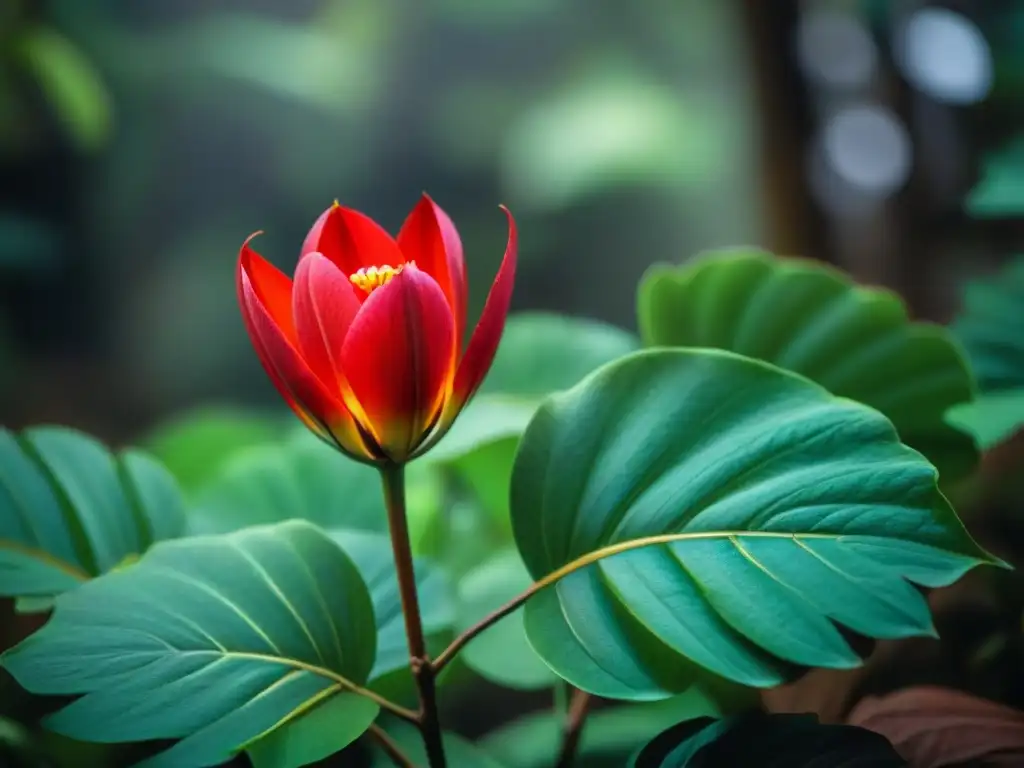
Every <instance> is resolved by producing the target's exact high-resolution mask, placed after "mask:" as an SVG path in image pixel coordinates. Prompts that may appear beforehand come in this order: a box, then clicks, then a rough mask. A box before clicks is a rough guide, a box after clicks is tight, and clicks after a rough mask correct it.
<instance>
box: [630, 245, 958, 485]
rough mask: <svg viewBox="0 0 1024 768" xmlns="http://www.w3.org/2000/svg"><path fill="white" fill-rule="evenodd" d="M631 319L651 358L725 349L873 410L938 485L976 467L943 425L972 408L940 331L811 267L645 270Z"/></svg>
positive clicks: (702, 265) (719, 255)
mask: <svg viewBox="0 0 1024 768" xmlns="http://www.w3.org/2000/svg"><path fill="white" fill-rule="evenodd" d="M638 312H639V322H640V328H641V335H642V337H643V339H644V341H645V343H646V344H648V345H650V346H676V347H716V348H720V349H727V350H730V351H732V352H736V353H738V354H741V355H746V356H748V357H754V358H758V359H760V360H765V361H767V362H770V363H773V364H774V365H777V366H778V367H780V368H785V369H787V370H790V371H794V372H796V373H800V374H803V375H804V376H806V377H807V378H809V379H813V380H814V381H816V382H818V383H819V384H821V385H822V386H823V387H826V388H827V389H829V390H830V391H831V392H833V393H834V394H836V395H840V396H842V397H848V398H850V399H851V400H857V401H859V402H862V403H865V404H866V405H870V406H871V407H872V408H876V409H878V410H880V411H881V412H882V413H884V414H885V415H886V416H888V417H889V419H890V420H891V421H892V422H893V424H895V426H896V429H897V431H898V432H899V434H900V437H901V439H902V440H903V442H904V443H906V444H907V445H909V446H911V447H912V448H916V449H917V450H919V451H921V452H922V453H923V454H925V456H927V457H928V459H929V460H930V461H931V462H932V463H933V464H935V465H936V466H937V467H938V468H939V471H940V473H941V474H942V476H943V478H944V479H954V478H956V477H960V476H963V475H965V474H967V473H969V472H971V471H972V470H973V469H974V467H975V465H976V464H977V459H978V452H977V448H976V446H975V445H974V442H973V440H972V439H971V438H970V437H969V436H968V435H965V434H963V433H962V432H960V431H959V430H957V429H955V428H954V427H952V426H950V425H948V424H947V423H946V422H945V421H944V419H943V416H944V414H945V412H946V411H947V410H948V409H949V408H950V407H951V406H953V405H956V404H957V403H963V402H966V401H968V400H970V399H971V398H972V397H973V396H974V386H973V382H972V379H971V372H970V370H969V368H968V365H967V362H966V360H965V359H964V356H963V355H962V354H961V352H960V350H959V349H958V347H957V345H956V343H955V341H954V340H953V338H952V337H951V336H950V334H949V332H948V331H947V330H946V329H945V328H943V327H941V326H938V325H932V324H929V323H919V322H911V321H910V320H909V319H908V317H907V310H906V307H905V306H904V305H903V302H902V301H901V300H900V298H899V297H898V296H897V295H896V294H894V293H891V292H889V291H885V290H880V289H876V288H866V287H862V286H858V285H856V284H854V283H853V282H852V281H851V280H850V278H849V277H848V276H846V275H845V274H843V273H841V272H839V271H837V270H835V269H832V268H830V267H826V266H824V265H822V264H818V263H815V262H812V261H807V260H803V259H786V258H778V257H776V256H773V255H771V254H769V253H765V252H762V251H758V250H753V249H730V250H723V251H714V252H710V253H707V254H704V255H702V256H701V257H699V258H697V259H696V260H695V261H694V262H692V263H690V264H686V265H684V266H682V267H666V266H655V267H653V268H651V269H650V270H649V271H648V272H647V274H646V275H645V276H644V278H643V280H642V282H641V284H640V292H639V305H638ZM947 476H948V477H947Z"/></svg>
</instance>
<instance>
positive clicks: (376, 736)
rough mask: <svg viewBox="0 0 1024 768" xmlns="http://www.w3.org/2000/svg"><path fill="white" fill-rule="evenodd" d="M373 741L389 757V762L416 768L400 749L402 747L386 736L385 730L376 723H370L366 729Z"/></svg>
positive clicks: (403, 766)
mask: <svg viewBox="0 0 1024 768" xmlns="http://www.w3.org/2000/svg"><path fill="white" fill-rule="evenodd" d="M367 733H368V734H369V735H370V738H372V739H373V740H374V741H376V742H377V746H379V747H380V748H381V749H382V750H384V754H386V755H387V756H388V757H389V758H391V762H392V763H394V764H395V765H396V766H398V768H416V764H415V763H413V761H412V760H410V759H409V757H408V756H407V755H406V754H405V753H404V752H403V751H402V748H401V747H399V746H398V744H396V743H395V740H394V739H392V738H391V737H390V736H388V734H387V732H386V731H385V730H384V729H383V728H381V727H380V726H379V725H377V724H376V723H371V724H370V729H369V730H368V731H367Z"/></svg>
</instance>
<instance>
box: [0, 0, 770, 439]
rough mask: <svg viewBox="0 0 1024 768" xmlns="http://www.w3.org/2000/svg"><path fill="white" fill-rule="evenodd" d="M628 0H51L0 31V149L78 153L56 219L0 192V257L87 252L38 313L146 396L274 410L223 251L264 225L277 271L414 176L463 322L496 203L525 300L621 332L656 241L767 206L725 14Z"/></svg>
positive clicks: (478, 290)
mask: <svg viewBox="0 0 1024 768" xmlns="http://www.w3.org/2000/svg"><path fill="white" fill-rule="evenodd" d="M619 10H620V9H618V8H616V7H615V4H597V5H595V4H593V3H591V2H589V0H558V1H557V2H535V1H531V2H522V3H515V4H509V3H504V2H497V0H481V1H480V2H466V1H465V0H432V1H431V2H427V3H423V4H419V5H417V6H416V7H415V10H414V11H410V9H409V7H408V5H407V4H406V3H404V2H401V1H400V0H351V2H344V3H337V2H326V1H324V0H304V2H301V3H295V4H287V3H283V2H273V1H272V0H264V2H260V3H256V4H238V3H219V4H202V3H175V2H171V0H154V2H151V3H145V4H139V5H137V6H131V7H128V6H123V5H122V4H119V3H115V2H113V0H97V2H94V3H82V2H79V0H52V2H50V3H48V4H46V6H45V11H44V12H42V13H40V12H38V10H36V11H33V12H32V13H28V12H27V11H25V12H24V13H19V14H18V15H17V18H16V19H15V20H14V21H13V22H12V24H13V25H14V27H16V30H17V33H16V34H15V35H13V36H11V37H10V38H5V40H4V42H3V43H2V45H3V46H4V48H5V50H6V52H8V53H12V54H13V53H14V52H17V57H15V59H16V60H17V61H18V62H19V65H18V68H17V71H16V72H15V70H11V69H4V68H0V94H3V95H2V96H0V114H6V113H7V112H10V113H11V114H12V115H14V114H15V113H17V114H18V115H20V117H19V118H18V119H17V120H14V119H12V120H8V121H4V120H0V155H3V154H5V153H6V154H7V156H24V155H25V150H26V148H27V147H29V146H35V147H36V148H35V150H34V151H35V152H36V153H37V154H39V153H42V154H43V155H45V154H46V153H47V152H49V151H51V149H53V147H51V146H50V144H45V143H44V144H41V145H40V144H38V142H40V141H42V142H52V141H57V142H58V143H63V144H65V145H66V147H65V148H68V149H71V150H72V151H73V152H74V153H76V154H77V155H78V156H80V157H86V156H88V157H89V160H88V164H87V165H82V166H81V167H79V168H78V169H77V170H76V171H75V173H76V174H77V175H76V177H75V187H74V190H73V193H72V194H73V199H72V201H71V207H72V210H73V214H72V216H71V217H70V220H69V219H67V218H64V219H63V220H57V221H54V220H47V218H46V217H43V218H42V219H40V218H39V217H33V215H32V213H31V212H30V211H27V210H21V209H17V208H12V209H10V210H4V208H3V206H2V205H0V263H3V264H15V263H18V264H29V263H31V264H33V265H35V266H38V265H44V264H46V265H50V264H52V265H54V267H55V269H56V274H58V275H66V274H67V271H68V270H69V269H71V268H72V267H73V268H74V269H75V270H76V271H77V272H76V274H78V276H79V277H77V278H75V283H74V285H75V291H76V293H77V295H79V296H81V297H85V298H87V299H88V302H89V303H88V304H83V305H82V306H77V305H74V306H72V305H68V306H67V307H66V308H65V310H64V313H65V314H64V315H63V316H62V317H60V318H59V319H58V318H53V319H52V321H51V322H52V327H50V328H49V329H48V332H50V333H53V334H60V333H65V332H66V329H67V328H71V327H81V326H82V324H86V325H88V327H89V329H90V330H89V331H88V333H90V334H93V335H98V336H99V340H98V344H99V345H100V347H99V348H101V349H103V350H105V351H106V356H105V359H104V366H105V368H104V375H105V376H108V377H114V376H115V373H114V372H115V371H116V379H117V386H118V391H119V392H120V393H122V394H121V397H122V398H123V399H124V400H125V402H127V403H128V404H130V405H133V406H134V407H135V408H136V409H137V410H139V411H140V412H143V413H146V414H151V415H158V414H163V413H166V412H168V411H172V410H176V409H179V408H182V407H186V406H192V405H194V404H196V403H197V402H200V401H202V400H204V399H206V398H211V397H212V398H218V399H226V398H228V397H243V398H250V399H256V398H261V399H263V400H264V401H266V402H271V401H272V399H273V398H274V395H273V393H272V389H271V388H270V387H269V386H267V384H266V382H265V381H264V377H263V376H262V375H261V374H260V373H259V367H258V363H257V362H256V361H255V358H254V357H253V356H252V355H251V354H250V350H249V348H248V343H247V341H246V339H245V336H244V333H243V331H242V326H241V322H240V321H239V318H238V310H237V307H236V306H235V301H234V298H233V289H232V287H231V286H232V284H233V275H232V271H233V268H234V260H235V257H236V254H237V250H238V247H239V245H240V243H241V242H242V240H243V239H244V238H245V237H246V236H247V235H248V234H249V233H250V232H252V231H254V230H257V229H265V230H266V231H267V235H266V236H265V237H263V238H261V239H260V241H259V244H258V246H259V248H260V250H261V252H262V253H264V255H266V256H267V257H268V258H270V259H271V260H272V261H274V262H275V263H277V264H278V265H279V266H280V267H281V268H282V269H284V270H285V271H289V272H290V270H291V269H292V267H293V264H294V259H295V257H296V256H297V251H298V246H299V244H300V243H301V240H302V237H303V235H304V233H305V230H306V229H307V228H308V226H309V225H310V224H311V223H312V221H313V220H314V218H315V217H316V216H317V214H318V213H319V212H320V211H321V210H323V209H324V208H325V207H326V206H327V205H329V204H330V202H331V201H332V200H333V199H335V198H338V199H340V200H342V201H343V202H345V203H347V204H350V205H352V206H354V207H356V208H359V209H361V210H364V211H366V212H367V213H369V214H370V215H372V216H373V217H374V218H376V219H378V220H379V221H381V222H382V223H383V224H384V225H385V226H387V227H388V228H389V229H391V230H392V231H395V230H397V228H398V226H399V225H400V224H401V221H402V218H403V217H404V215H405V214H406V212H407V211H408V210H409V208H410V207H411V205H412V203H413V202H414V201H415V199H416V197H417V196H418V194H419V193H420V192H421V191H422V190H424V189H426V190H427V191H429V192H430V193H431V194H432V195H433V196H434V197H435V198H436V199H437V200H438V202H439V203H440V204H441V205H442V206H443V207H445V208H446V210H447V211H448V212H449V214H450V215H451V216H452V218H453V220H454V221H455V223H456V226H457V227H458V228H459V231H460V233H461V235H462V238H463V241H464V243H465V246H466V254H467V260H468V263H469V270H470V286H471V289H470V290H471V297H470V313H471V316H473V315H474V314H475V313H476V312H479V310H480V308H481V307H482V304H483V300H484V297H485V295H486V289H487V288H488V287H489V285H490V276H491V275H492V274H493V272H494V270H495V269H496V268H497V264H498V261H499V260H500V257H501V252H502V246H503V244H504V231H503V226H504V222H503V220H502V217H501V215H500V213H499V212H498V211H497V210H496V208H497V205H498V204H499V203H502V202H504V203H507V204H508V205H509V206H510V207H511V208H512V210H513V213H515V214H516V215H517V218H518V219H519V223H520V227H521V229H522V231H523V232H524V233H528V234H527V235H525V236H524V240H523V242H522V246H521V254H522V255H521V266H520V277H519V280H518V281H517V283H518V284H517V291H516V298H515V301H516V304H517V306H519V307H523V308H527V307H542V306H557V307H558V309H560V310H567V311H569V312H571V313H578V314H583V315H587V316H592V317H601V318H603V319H606V320H610V321H613V322H619V323H621V324H623V325H626V324H629V323H631V322H632V298H633V297H632V294H631V292H630V291H624V290H622V285H623V284H625V283H630V282H632V281H634V280H635V279H636V278H638V277H639V275H640V273H641V272H642V271H643V269H644V267H646V266H647V264H648V263H650V261H653V260H654V259H655V258H657V257H658V256H659V255H661V254H664V253H667V252H691V251H694V250H698V249H699V248H700V247H703V246H706V245H710V244H712V243H716V242H722V241H725V240H732V241H735V240H737V239H739V240H748V241H749V240H756V239H757V232H758V228H759V211H758V206H757V204H756V202H755V201H756V194H757V191H756V185H752V184H750V183H749V182H750V176H751V174H752V172H753V165H754V162H755V159H756V158H755V155H754V142H753V141H752V140H751V139H752V135H753V130H754V127H753V124H752V120H751V117H752V106H753V105H752V103H751V100H750V98H749V94H748V92H747V87H746V85H745V83H746V70H745V63H744V62H743V60H742V59H741V58H739V57H737V56H736V55H735V51H736V47H737V45H738V34H739V32H740V28H739V24H738V20H737V18H736V17H735V9H733V8H732V7H731V6H730V5H729V4H717V3H712V4H709V3H704V2H699V0H682V1H674V2H670V1H669V0H656V1H654V2H651V3H650V4H649V7H648V8H647V10H646V12H645V13H643V14H633V15H627V16H626V17H622V16H621V15H620V12H619ZM581 22H585V23H581ZM14 27H12V28H14ZM15 75H17V77H18V78H21V79H20V80H18V83H19V85H18V88H13V86H12V88H7V87H5V85H4V83H5V81H4V78H5V77H14V76H15ZM33 83H34V85H33ZM38 96H42V98H43V100H44V102H45V103H47V104H49V105H50V106H49V107H48V108H47V109H44V110H42V111H39V110H36V109H34V107H33V106H32V105H33V104H34V101H33V100H34V99H36V98H37V97H38ZM15 97H17V98H15ZM49 122H56V123H57V124H58V125H60V126H64V129H65V130H64V132H63V133H61V134H59V135H58V136H56V137H54V136H51V135H50V134H49V133H46V132H45V131H43V130H42V129H43V128H45V127H46V125H47V124H48V123H49ZM19 125H20V126H23V128H22V129H18V130H15V128H16V127H17V126H19ZM11 131H13V133H10V132H11ZM8 133H10V135H8ZM33 137H35V138H33ZM26 142H28V143H26ZM33 142H34V144H33ZM62 151H63V150H62ZM40 156H42V155H40ZM723 199H728V200H729V201H730V205H729V206H721V205H720V204H719V201H720V200H723ZM584 217H585V220H586V222H587V223H586V224H585V225H583V224H577V223H576V222H581V221H583V219H584ZM34 221H41V223H42V227H41V228H37V227H36V226H35V224H34V223H33V222H34ZM637 232H639V233H641V234H640V236H639V238H638V237H637V236H636V235H629V234H627V233H637ZM33 268H35V267H33ZM69 279H70V278H69ZM90 306H91V307H96V308H100V309H101V314H99V315H97V314H86V313H89V312H90V311H91V310H90V309H89V307H90ZM107 418H118V417H116V416H109V417H107ZM124 428H125V425H112V429H124Z"/></svg>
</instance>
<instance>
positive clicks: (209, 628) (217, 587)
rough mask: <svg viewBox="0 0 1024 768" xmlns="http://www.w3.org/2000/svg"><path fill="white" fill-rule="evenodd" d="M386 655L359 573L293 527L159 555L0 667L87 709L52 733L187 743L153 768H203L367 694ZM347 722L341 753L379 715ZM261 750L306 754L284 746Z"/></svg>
mask: <svg viewBox="0 0 1024 768" xmlns="http://www.w3.org/2000/svg"><path fill="white" fill-rule="evenodd" d="M155 598H158V599H155ZM375 641H376V632H375V631H374V614H373V605H372V603H371V600H370V594H369V592H368V591H367V588H366V585H365V584H364V583H363V580H362V578H360V575H359V572H358V570H357V569H356V566H355V565H354V564H353V563H352V561H351V560H350V559H349V558H348V557H347V556H346V555H345V553H344V552H343V551H342V550H341V549H340V548H339V547H338V546H337V545H336V544H335V543H334V542H332V541H331V539H330V538H328V536H327V535H326V534H324V533H323V532H322V531H320V530H319V529H317V528H316V527H314V526H313V525H311V524H310V523H307V522H304V521H292V522H287V523H282V524H279V525H275V526H262V527H254V528H249V529H247V530H244V531H239V532H236V533H231V534H226V535H218V536H201V537H194V538H187V539H181V540H178V541H173V542H164V543H162V544H158V545H157V546H155V547H153V548H152V549H151V550H150V551H149V552H148V553H147V554H146V555H145V556H144V557H143V558H142V559H141V560H140V561H139V562H138V563H136V564H135V565H132V566H130V567H128V568H125V569H123V570H118V571H114V572H112V573H109V574H106V575H105V576H103V577H102V578H99V579H95V580H93V581H90V582H88V583H87V584H84V585H83V586H81V587H79V588H78V589H76V590H74V591H72V592H67V593H65V594H63V595H61V596H60V597H58V598H57V605H56V609H55V611H54V615H53V618H52V619H51V620H50V622H49V623H48V624H46V625H45V626H44V627H43V629H41V630H40V631H39V632H37V633H36V634H34V635H32V636H31V637H29V638H28V639H27V640H25V641H24V642H23V643H21V644H20V645H18V646H17V647H15V648H13V649H12V650H10V651H8V652H7V653H5V654H4V655H3V656H2V657H0V661H2V663H3V666H4V667H6V668H7V670H8V671H9V672H10V673H11V674H12V675H14V677H15V678H16V679H17V680H18V682H19V683H21V685H23V686H24V687H25V688H26V689H28V690H29V691H31V692H33V693H39V694H55V695H71V694H83V695H82V696H81V697H80V698H78V699H77V700H76V701H74V702H73V703H71V704H70V705H68V706H67V707H65V708H64V709H62V710H60V711H58V712H57V713H55V714H53V715H51V716H49V717H48V718H47V720H46V725H47V726H48V727H49V728H51V729H52V730H55V731H57V732H58V733H62V734H65V735H67V736H71V737H72V738H77V739H82V740H88V741H96V742H120V741H144V740H151V739H180V741H179V742H178V743H177V744H175V745H174V746H172V747H171V748H170V749H168V750H166V751H164V752H161V753H159V754H158V755H156V756H154V757H152V758H150V759H148V760H146V761H145V762H144V763H143V765H144V766H146V768H160V767H161V766H182V765H188V766H196V768H200V767H201V766H213V765H219V764H221V763H222V762H224V761H226V760H228V759H229V758H230V757H231V756H232V755H233V754H234V753H235V752H237V751H238V750H239V749H240V748H242V747H243V746H248V745H249V744H250V743H255V742H257V741H258V740H260V739H261V738H262V737H264V736H266V734H268V733H269V732H271V731H272V730H273V729H275V728H278V727H280V726H282V725H284V724H285V723H287V722H290V721H292V720H295V719H296V718H300V717H302V716H303V715H304V714H306V713H307V712H309V713H312V712H313V711H314V710H313V708H314V707H315V706H316V705H317V704H322V703H324V702H326V701H327V700H328V699H330V698H332V697H335V696H341V695H347V694H348V693H350V692H352V691H353V689H355V688H357V687H358V686H361V685H363V684H365V683H366V681H367V679H368V677H369V675H370V671H371V669H372V667H373V663H374V654H375ZM337 706H338V707H341V708H343V709H345V711H346V712H348V714H349V717H351V718H352V720H351V721H349V722H347V723H346V724H345V726H344V728H338V729H337V730H336V731H333V732H332V733H333V734H334V736H335V738H336V741H335V749H340V748H341V747H343V746H344V745H345V744H346V743H348V741H351V739H352V738H354V735H358V733H361V732H362V731H363V730H365V729H366V728H367V727H369V725H370V723H371V722H372V721H373V718H374V717H375V716H376V713H377V712H376V710H377V708H376V706H374V707H372V708H369V707H366V706H363V705H355V704H351V705H341V704H339V705H337ZM357 716H358V717H357ZM313 717H314V719H319V718H320V717H321V715H319V714H316V715H313ZM359 718H361V719H359ZM305 730H306V729H302V731H305ZM322 736H323V738H327V734H322ZM319 743H320V745H321V746H319V747H316V749H320V748H321V747H322V744H323V743H322V742H319ZM307 747H308V748H309V749H313V747H310V746H309V745H307ZM256 749H257V752H258V753H261V754H264V755H265V754H278V753H280V754H292V755H306V754H309V752H308V751H306V749H304V748H299V747H297V746H296V745H295V744H294V743H293V741H292V739H289V738H284V737H283V740H278V741H276V742H271V743H269V744H264V746H263V747H259V746H257V747H256ZM316 749H314V750H313V751H316ZM261 750H262V752H261ZM275 750H282V751H281V752H275ZM291 765H298V763H294V764H291V763H289V764H285V765H284V766H283V767H282V768H289V766H291Z"/></svg>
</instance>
